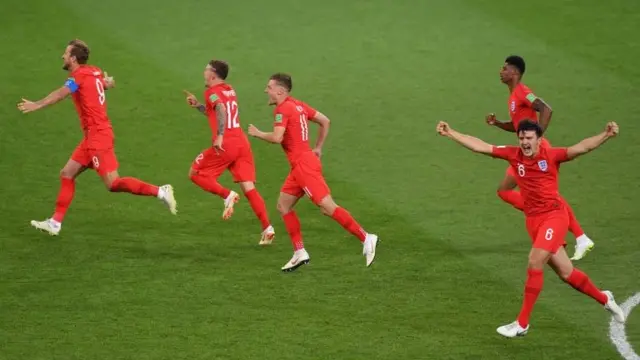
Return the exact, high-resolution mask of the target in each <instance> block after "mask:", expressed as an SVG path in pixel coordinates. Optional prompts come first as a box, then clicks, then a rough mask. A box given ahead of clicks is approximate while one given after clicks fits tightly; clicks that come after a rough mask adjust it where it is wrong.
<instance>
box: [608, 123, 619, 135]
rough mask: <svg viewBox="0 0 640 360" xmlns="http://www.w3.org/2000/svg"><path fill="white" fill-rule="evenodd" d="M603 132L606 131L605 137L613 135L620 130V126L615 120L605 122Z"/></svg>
mask: <svg viewBox="0 0 640 360" xmlns="http://www.w3.org/2000/svg"><path fill="white" fill-rule="evenodd" d="M605 132H606V133H607V137H614V136H617V135H618V133H619V132H620V128H619V127H618V124H617V123H616V122H615V121H610V122H608V123H607V127H606V128H605Z"/></svg>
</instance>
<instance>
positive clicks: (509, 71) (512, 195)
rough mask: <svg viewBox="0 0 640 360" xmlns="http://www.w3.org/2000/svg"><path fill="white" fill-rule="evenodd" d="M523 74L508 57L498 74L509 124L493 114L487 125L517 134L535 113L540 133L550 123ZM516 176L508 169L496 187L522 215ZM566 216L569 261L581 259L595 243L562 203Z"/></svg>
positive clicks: (544, 105) (545, 144) (548, 114)
mask: <svg viewBox="0 0 640 360" xmlns="http://www.w3.org/2000/svg"><path fill="white" fill-rule="evenodd" d="M524 71H525V62H524V59H522V58H521V57H520V56H516V55H512V56H509V57H507V59H506V60H505V62H504V65H503V66H502V69H501V70H500V80H501V81H502V83H504V84H506V85H507V86H508V87H509V92H510V93H511V95H510V96H509V115H510V117H511V121H504V122H503V121H498V120H496V115H495V114H489V115H487V117H486V121H487V124H489V125H492V126H495V127H498V128H500V129H502V130H505V131H508V132H516V129H517V128H518V124H519V123H520V121H522V120H523V119H532V120H534V121H535V120H536V118H537V113H538V112H539V113H540V122H539V123H540V127H541V128H542V131H543V132H544V131H546V130H547V127H548V126H549V122H550V121H551V113H552V110H551V107H550V106H549V105H548V104H547V103H545V102H544V100H542V99H541V98H539V97H537V96H536V95H535V94H534V93H533V92H532V91H531V90H530V89H529V88H528V87H527V86H526V85H525V84H523V83H522V82H521V80H522V76H523V75H524ZM541 144H542V146H543V147H549V146H551V144H550V143H549V142H548V141H547V139H544V138H543V139H542V142H541ZM516 186H517V184H516V175H515V173H514V172H513V169H512V168H511V167H508V168H507V172H506V174H505V177H504V179H502V182H501V183H500V185H499V186H498V196H499V197H500V198H501V199H502V200H503V201H505V202H506V203H509V204H511V205H512V206H513V207H515V208H516V209H518V210H521V211H522V207H523V203H522V195H521V194H520V192H518V191H516V190H514V189H515V188H516ZM562 201H563V202H564V203H565V207H566V208H567V211H568V214H569V230H570V231H571V232H572V233H573V235H574V236H575V237H576V249H575V252H574V254H573V257H571V260H580V259H582V258H583V257H584V256H585V255H586V254H587V252H588V251H589V250H591V249H592V248H593V246H594V243H593V241H592V240H591V239H589V237H588V236H587V235H586V234H585V233H584V231H583V230H582V227H581V226H580V223H579V222H578V220H577V219H576V217H575V215H574V213H573V209H571V207H570V206H569V204H568V203H566V201H565V200H564V199H562Z"/></svg>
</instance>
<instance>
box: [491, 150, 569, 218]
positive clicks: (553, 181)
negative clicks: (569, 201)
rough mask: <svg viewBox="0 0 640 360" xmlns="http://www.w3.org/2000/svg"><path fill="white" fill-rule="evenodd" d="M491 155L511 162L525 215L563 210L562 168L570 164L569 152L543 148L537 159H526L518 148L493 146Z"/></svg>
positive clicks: (535, 157)
mask: <svg viewBox="0 0 640 360" xmlns="http://www.w3.org/2000/svg"><path fill="white" fill-rule="evenodd" d="M491 155H492V156H493V157H496V158H500V159H504V160H507V161H508V162H509V164H510V165H511V167H512V168H513V169H514V170H515V172H516V174H517V179H516V181H517V183H518V186H519V187H520V193H521V194H522V198H523V199H524V213H525V215H527V216H530V215H538V214H542V213H546V212H549V211H553V210H558V209H561V208H562V206H563V205H562V204H563V203H564V202H563V201H562V200H561V199H560V192H559V190H558V172H559V168H560V164H561V163H563V162H565V161H569V157H568V153H567V148H554V147H542V146H541V147H540V150H539V152H538V154H537V155H536V156H534V157H533V158H529V157H526V156H524V154H523V153H522V150H520V147H518V146H494V147H493V150H492V153H491Z"/></svg>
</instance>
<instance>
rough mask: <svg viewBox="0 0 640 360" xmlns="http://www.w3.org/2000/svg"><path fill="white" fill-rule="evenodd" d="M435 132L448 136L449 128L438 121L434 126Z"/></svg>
mask: <svg viewBox="0 0 640 360" xmlns="http://www.w3.org/2000/svg"><path fill="white" fill-rule="evenodd" d="M436 131H437V132H438V134H440V135H442V136H449V135H450V134H451V127H449V124H447V123H446V122H444V121H440V122H439V123H438V125H437V126H436Z"/></svg>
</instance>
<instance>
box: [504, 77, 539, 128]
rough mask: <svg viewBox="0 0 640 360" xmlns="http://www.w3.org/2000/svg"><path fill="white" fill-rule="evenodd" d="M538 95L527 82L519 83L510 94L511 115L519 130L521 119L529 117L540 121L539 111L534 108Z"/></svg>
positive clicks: (512, 121) (515, 126)
mask: <svg viewBox="0 0 640 360" xmlns="http://www.w3.org/2000/svg"><path fill="white" fill-rule="evenodd" d="M536 99H537V97H536V95H535V94H534V93H533V92H532V91H531V89H529V88H528V87H527V86H526V85H525V84H523V83H518V85H516V87H515V88H513V92H512V93H511V96H509V117H510V118H511V123H512V124H513V127H514V128H515V129H516V130H517V129H518V124H519V123H520V121H522V120H525V119H529V120H533V121H538V113H537V112H536V110H535V109H534V108H533V102H534V101H535V100H536Z"/></svg>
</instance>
